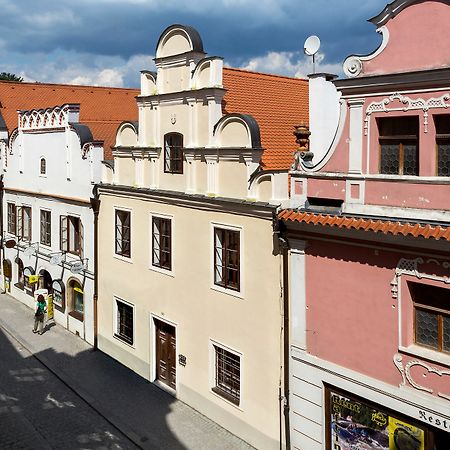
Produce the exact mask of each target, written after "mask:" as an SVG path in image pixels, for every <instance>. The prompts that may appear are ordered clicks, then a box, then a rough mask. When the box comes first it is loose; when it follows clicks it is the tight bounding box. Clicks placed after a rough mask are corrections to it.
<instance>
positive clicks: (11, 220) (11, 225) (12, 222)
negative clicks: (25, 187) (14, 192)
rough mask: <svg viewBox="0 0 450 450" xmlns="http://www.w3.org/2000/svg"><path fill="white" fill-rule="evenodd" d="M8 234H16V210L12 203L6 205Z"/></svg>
mask: <svg viewBox="0 0 450 450" xmlns="http://www.w3.org/2000/svg"><path fill="white" fill-rule="evenodd" d="M8 233H9V234H13V235H16V233H17V209H16V205H15V204H14V203H8Z"/></svg>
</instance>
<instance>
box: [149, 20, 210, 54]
mask: <svg viewBox="0 0 450 450" xmlns="http://www.w3.org/2000/svg"><path fill="white" fill-rule="evenodd" d="M188 52H197V53H204V51H203V42H202V38H201V37H200V34H199V33H198V31H197V30H196V29H195V28H193V27H190V26H186V25H179V24H176V25H171V26H170V27H167V28H166V29H165V30H164V31H163V32H162V33H161V36H160V37H159V40H158V43H157V45H156V58H157V59H158V58H165V57H168V56H175V55H181V54H183V53H188Z"/></svg>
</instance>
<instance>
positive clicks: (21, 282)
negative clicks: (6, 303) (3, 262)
mask: <svg viewBox="0 0 450 450" xmlns="http://www.w3.org/2000/svg"><path fill="white" fill-rule="evenodd" d="M16 264H17V284H16V286H17V287H18V288H19V289H23V285H24V284H25V276H24V274H23V262H22V260H21V259H20V258H16Z"/></svg>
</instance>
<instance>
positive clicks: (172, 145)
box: [164, 133, 183, 173]
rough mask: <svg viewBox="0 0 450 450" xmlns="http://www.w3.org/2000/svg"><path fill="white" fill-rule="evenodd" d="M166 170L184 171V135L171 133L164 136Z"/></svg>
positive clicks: (172, 171)
mask: <svg viewBox="0 0 450 450" xmlns="http://www.w3.org/2000/svg"><path fill="white" fill-rule="evenodd" d="M164 172H167V173H183V135H182V134H179V133H169V134H166V135H165V136H164Z"/></svg>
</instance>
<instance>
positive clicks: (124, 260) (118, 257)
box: [113, 253, 133, 264]
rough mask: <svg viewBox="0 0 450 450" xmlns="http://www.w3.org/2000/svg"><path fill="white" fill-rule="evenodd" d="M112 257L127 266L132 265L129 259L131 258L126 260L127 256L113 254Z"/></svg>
mask: <svg viewBox="0 0 450 450" xmlns="http://www.w3.org/2000/svg"><path fill="white" fill-rule="evenodd" d="M113 256H114V258H116V259H118V260H119V261H123V262H127V263H128V264H133V260H132V259H131V257H130V258H128V257H127V256H122V255H118V254H117V253H114V254H113Z"/></svg>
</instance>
